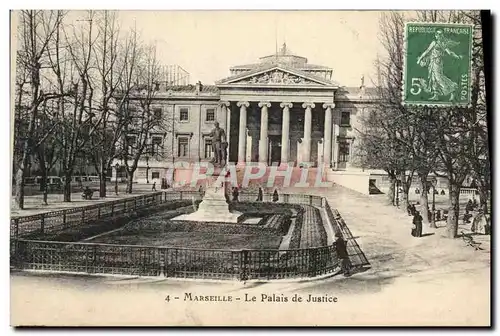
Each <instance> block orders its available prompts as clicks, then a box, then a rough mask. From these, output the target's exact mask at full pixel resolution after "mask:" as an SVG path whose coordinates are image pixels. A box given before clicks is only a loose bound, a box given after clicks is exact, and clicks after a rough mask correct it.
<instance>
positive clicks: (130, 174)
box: [126, 169, 134, 194]
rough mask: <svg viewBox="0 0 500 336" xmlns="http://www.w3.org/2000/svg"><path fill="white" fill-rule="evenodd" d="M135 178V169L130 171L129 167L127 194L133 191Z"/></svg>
mask: <svg viewBox="0 0 500 336" xmlns="http://www.w3.org/2000/svg"><path fill="white" fill-rule="evenodd" d="M133 178H134V172H133V171H129V170H128V169H127V191H126V193H127V194H131V193H132V184H133Z"/></svg>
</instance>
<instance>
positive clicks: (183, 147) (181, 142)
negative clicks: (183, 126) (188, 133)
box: [177, 137, 189, 157]
mask: <svg viewBox="0 0 500 336" xmlns="http://www.w3.org/2000/svg"><path fill="white" fill-rule="evenodd" d="M188 146H189V138H187V137H179V139H178V145H177V156H178V157H185V156H188Z"/></svg>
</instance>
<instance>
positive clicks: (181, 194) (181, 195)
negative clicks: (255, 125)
mask: <svg viewBox="0 0 500 336" xmlns="http://www.w3.org/2000/svg"><path fill="white" fill-rule="evenodd" d="M183 195H184V192H183V191H182V190H181V192H180V199H181V201H182V200H183V198H182V197H183Z"/></svg>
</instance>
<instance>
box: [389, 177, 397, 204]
mask: <svg viewBox="0 0 500 336" xmlns="http://www.w3.org/2000/svg"><path fill="white" fill-rule="evenodd" d="M395 190H396V178H395V177H394V176H391V175H389V191H388V192H387V198H388V200H389V204H390V205H396V203H395V200H394V191H395Z"/></svg>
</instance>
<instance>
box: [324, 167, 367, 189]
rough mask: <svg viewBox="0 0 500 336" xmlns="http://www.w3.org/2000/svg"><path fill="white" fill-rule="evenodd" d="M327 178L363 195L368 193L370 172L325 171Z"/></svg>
mask: <svg viewBox="0 0 500 336" xmlns="http://www.w3.org/2000/svg"><path fill="white" fill-rule="evenodd" d="M326 177H327V180H328V181H331V182H333V183H336V184H338V185H341V186H343V187H346V188H349V189H352V190H355V191H357V192H360V193H362V194H365V195H369V194H370V173H368V172H356V171H334V170H330V171H328V172H327V175H326Z"/></svg>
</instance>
